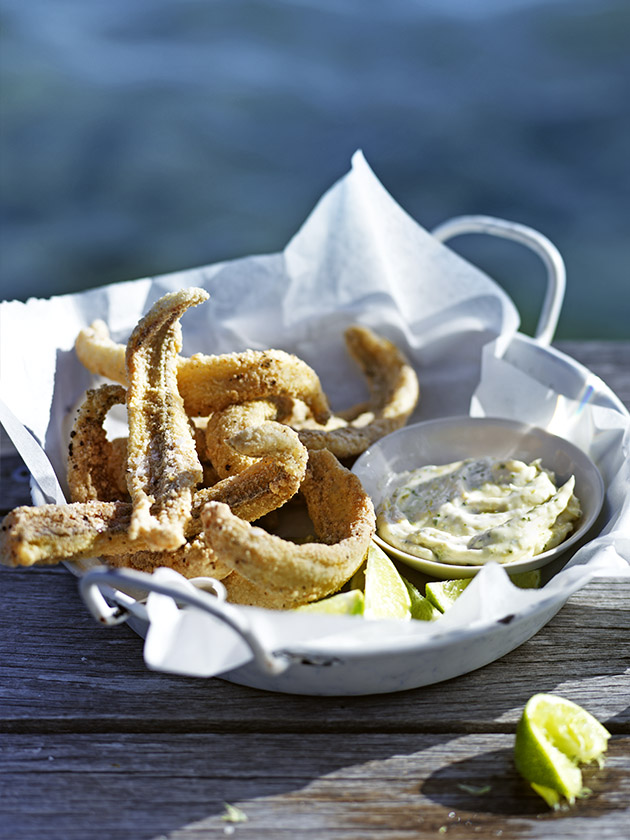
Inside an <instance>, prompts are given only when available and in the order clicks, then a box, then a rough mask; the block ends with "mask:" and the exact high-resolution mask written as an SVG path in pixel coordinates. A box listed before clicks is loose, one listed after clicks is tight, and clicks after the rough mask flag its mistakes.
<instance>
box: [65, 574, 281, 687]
mask: <svg viewBox="0 0 630 840" xmlns="http://www.w3.org/2000/svg"><path fill="white" fill-rule="evenodd" d="M125 590H127V591H125ZM129 591H132V592H133V593H134V594H133V596H132V595H130V594H128V592H129ZM139 591H140V592H142V593H146V594H148V593H150V592H156V593H158V594H160V595H166V596H168V597H170V598H172V599H173V601H175V603H176V604H178V605H182V604H184V605H186V606H189V607H193V608H195V609H199V610H202V611H203V612H206V613H209V614H210V615H211V616H213V617H214V618H217V619H219V620H220V621H223V622H224V623H225V624H227V625H228V626H229V627H230V628H231V629H232V630H234V631H235V632H236V633H237V634H238V635H239V636H240V637H241V639H242V640H243V641H244V642H245V644H246V645H247V647H248V648H249V649H250V651H251V654H252V658H253V659H254V661H255V663H256V664H257V665H258V667H259V668H260V669H262V670H263V671H264V672H265V673H267V674H271V675H276V674H280V673H282V672H283V671H285V670H286V669H287V668H288V667H289V665H290V659H289V658H288V657H285V656H283V655H282V654H274V653H272V652H271V651H268V650H266V649H265V647H264V646H263V645H262V644H261V642H260V640H259V639H258V638H257V636H256V634H255V632H254V630H253V629H252V627H251V626H250V623H249V621H248V620H247V616H246V615H245V614H244V613H243V612H242V611H240V610H238V609H236V608H235V607H234V606H233V605H232V604H228V603H227V602H226V601H225V595H226V593H225V587H224V586H223V584H222V583H221V582H220V581H218V580H215V579H214V578H210V577H204V578H192V579H190V580H187V579H186V578H182V582H181V584H180V583H178V582H171V583H168V584H167V583H161V582H159V581H157V580H155V578H154V577H153V575H150V574H147V573H146V572H139V571H135V570H134V569H110V568H107V567H105V566H101V567H98V568H95V569H90V570H89V571H88V572H86V573H85V574H84V575H83V576H82V577H81V578H79V592H80V594H81V597H82V598H83V600H84V602H85V605H86V606H87V608H88V610H89V611H90V613H91V614H92V616H93V617H94V618H95V619H96V621H98V622H99V623H101V624H104V625H105V626H107V627H112V626H114V625H117V624H121V623H123V622H125V621H127V619H128V618H130V617H131V616H134V617H135V618H137V619H140V621H142V622H145V623H146V624H147V625H148V624H149V617H148V613H147V609H146V606H145V604H144V603H143V597H142V595H140V594H139Z"/></svg>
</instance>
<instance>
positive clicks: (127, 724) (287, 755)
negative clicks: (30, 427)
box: [0, 342, 630, 840]
mask: <svg viewBox="0 0 630 840" xmlns="http://www.w3.org/2000/svg"><path fill="white" fill-rule="evenodd" d="M560 346H561V349H563V350H564V351H565V352H567V353H569V354H570V355H572V356H574V357H575V358H577V359H578V360H580V361H582V362H583V363H584V364H586V365H587V366H588V367H590V368H591V369H592V370H593V371H594V372H595V373H598V374H599V375H600V376H601V377H602V378H603V379H604V380H605V381H606V382H608V384H609V385H610V386H611V387H612V388H613V389H614V390H615V391H616V392H617V394H618V395H619V396H620V397H621V398H622V399H623V400H624V402H625V404H626V405H630V342H627V343H626V342H624V343H615V344H612V343H610V344H607V343H604V342H596V343H595V342H589V343H570V344H569V343H565V344H563V345H560ZM5 451H6V442H5ZM29 502H30V497H29V492H28V476H27V475H26V474H25V470H24V468H23V466H22V465H21V462H20V460H19V458H18V457H17V456H16V455H11V454H10V453H9V454H8V455H6V454H5V456H4V458H3V459H2V498H1V503H0V504H1V507H2V511H1V512H2V514H4V513H5V512H6V510H8V509H9V508H11V507H13V506H15V505H17V504H26V503H29ZM0 574H1V578H0V581H1V584H2V594H1V596H0V597H1V604H2V608H1V611H0V651H1V654H0V675H1V682H0V696H1V698H2V699H1V701H0V710H1V711H0V731H1V733H2V734H1V735H0V773H1V777H0V835H1V836H2V837H6V838H7V840H23V838H38V840H44V838H59V839H60V840H74V839H75V838H76V840H85V839H86V838H92V837H102V838H109V839H110V840H114V838H121V840H128V839H129V838H134V840H143V838H158V837H159V838H165V837H168V838H181V839H182V840H183V838H191V840H192V838H199V840H201V838H206V837H223V836H226V835H227V836H230V835H234V836H236V837H243V838H283V837H286V838H289V837H290V838H302V837H304V838H344V840H349V838H357V840H358V839H359V838H377V837H378V838H392V839H393V838H429V837H430V838H437V837H441V836H446V837H457V838H473V837H492V838H498V837H500V838H502V840H507V838H521V837H523V838H532V837H535V838H550V837H561V838H573V837H575V838H578V837H579V838H580V840H585V838H597V840H601V838H611V839H612V838H614V840H620V838H626V837H630V705H629V704H630V582H628V581H626V582H623V583H622V582H620V581H601V580H600V581H597V582H595V583H592V584H591V585H589V586H588V587H586V588H584V589H583V590H582V591H580V592H579V593H577V594H576V595H574V596H573V597H571V599H570V600H569V602H568V603H567V604H566V606H565V607H563V609H562V610H561V611H560V612H559V613H558V615H557V616H556V617H555V618H554V619H553V620H552V621H551V622H550V623H549V624H548V625H547V626H546V627H545V628H543V630H542V631H541V632H539V633H538V634H537V635H536V636H535V637H534V638H533V639H531V640H530V641H529V642H527V643H526V644H524V645H522V646H521V647H520V648H519V649H517V650H516V651H514V652H512V653H511V654H509V655H508V656H506V657H504V658H503V659H501V660H499V661H497V662H494V663H493V664H491V665H488V666H487V667H485V668H483V669H481V670H479V671H476V672H474V673H471V674H469V675H467V676H463V677H460V678H458V679H455V680H451V681H449V682H445V683H442V684H439V685H433V686H429V687H427V688H420V689H416V690H414V691H407V692H404V693H401V694H394V695H378V696H369V697H357V698H309V697H293V696H286V695H279V694H278V695H276V694H270V693H265V692H262V691H257V690H254V689H248V688H243V687H240V686H237V685H232V684H230V683H227V682H224V681H222V680H220V679H212V680H197V679H192V678H180V677H172V676H166V675H162V674H158V673H152V672H150V671H148V670H147V669H146V668H145V666H144V664H143V660H142V641H141V639H140V638H139V637H138V636H136V635H135V634H134V633H133V632H132V631H131V630H130V629H129V628H128V627H126V626H121V627H118V628H115V629H103V628H101V627H99V626H97V625H96V624H95V622H94V621H93V619H92V618H91V617H90V616H89V615H88V614H87V611H86V610H85V608H84V607H83V604H82V602H81V600H80V598H79V595H78V591H77V583H76V579H75V578H74V577H73V576H72V575H71V574H70V573H69V572H68V571H66V570H65V569H64V568H50V569H45V568H42V569H31V570H10V569H3V570H2V571H1V572H0ZM538 691H549V692H555V693H558V694H561V695H563V696H565V697H567V698H569V699H571V700H574V701H576V702H578V703H580V704H582V705H584V706H585V707H586V708H588V709H589V710H590V711H591V712H592V713H593V714H595V715H596V716H597V717H598V718H599V719H600V720H601V721H602V722H603V723H604V724H605V725H606V726H607V727H608V728H609V730H610V731H611V732H612V735H613V737H612V739H611V742H610V747H609V752H608V758H607V762H606V766H605V767H604V769H602V770H598V769H590V770H586V772H585V781H586V783H587V784H588V785H589V786H590V787H591V788H592V790H593V792H594V793H593V796H592V797H590V798H589V799H587V800H583V801H578V803H577V804H576V806H575V807H574V808H573V809H572V810H571V811H569V812H567V813H561V814H554V813H552V812H550V811H549V810H548V809H547V808H546V806H545V805H544V803H543V801H542V799H539V798H538V797H537V796H536V795H535V794H534V793H533V792H531V791H530V790H529V789H528V786H527V785H526V784H525V782H523V781H522V780H521V779H520V778H519V777H518V775H517V774H516V771H515V770H514V767H513V764H512V748H513V743H514V731H515V725H516V721H517V719H518V717H519V715H520V712H521V710H522V708H523V705H524V704H525V702H526V701H527V699H528V698H529V697H530V696H531V695H532V694H534V693H535V692H538ZM471 786H472V790H471ZM475 789H477V792H475ZM484 789H485V790H486V792H485V793H483V792H479V790H484ZM226 803H229V804H232V805H235V806H237V807H238V808H239V809H240V810H241V811H242V812H243V814H244V815H245V816H246V817H247V820H246V821H240V822H230V821H227V820H225V819H224V817H225V816H226Z"/></svg>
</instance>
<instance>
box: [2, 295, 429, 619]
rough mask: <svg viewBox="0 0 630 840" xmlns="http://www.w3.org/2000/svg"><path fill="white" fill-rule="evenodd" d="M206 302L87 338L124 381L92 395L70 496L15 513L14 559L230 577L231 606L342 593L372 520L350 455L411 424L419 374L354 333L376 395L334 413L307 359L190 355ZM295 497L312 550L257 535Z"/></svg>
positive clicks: (180, 303)
mask: <svg viewBox="0 0 630 840" xmlns="http://www.w3.org/2000/svg"><path fill="white" fill-rule="evenodd" d="M206 298H207V294H206V293H205V292H204V291H203V290H200V289H184V290H181V291H178V292H174V293H171V294H168V295H165V296H164V297H163V298H161V299H160V300H159V301H157V303H156V304H154V306H153V307H152V308H151V309H150V311H149V312H148V313H147V314H146V315H145V316H144V317H143V318H142V319H141V320H140V322H139V323H138V325H137V326H136V328H135V329H134V331H133V332H132V334H131V337H130V339H129V341H128V343H127V345H126V346H124V345H118V344H115V343H114V342H113V341H112V340H111V338H110V337H109V333H108V331H107V328H106V327H105V325H104V324H102V322H95V324H93V325H92V327H91V328H88V329H86V330H83V331H82V332H81V334H80V335H79V337H78V338H77V342H76V350H77V354H78V356H79V358H80V359H81V360H82V361H83V363H84V364H85V365H86V366H87V367H88V368H89V369H90V370H91V371H93V372H94V373H98V374H100V375H103V376H106V377H108V378H110V379H113V380H115V381H116V382H118V383H119V384H107V385H104V386H101V387H100V388H96V389H93V390H91V391H88V392H87V394H86V397H85V400H84V403H83V404H82V406H81V407H80V409H79V411H78V414H77V417H76V420H75V424H74V428H73V431H72V436H71V444H70V451H69V458H68V469H69V477H68V481H69V485H70V489H71V499H72V501H71V502H70V503H69V504H66V505H44V506H41V507H21V508H16V510H14V511H12V512H11V513H10V514H9V515H8V516H7V517H6V518H5V520H4V522H3V523H2V531H1V533H0V559H1V560H2V562H3V563H5V564H7V565H25V566H28V565H33V564H45V563H57V562H59V561H61V560H70V561H72V560H75V561H78V560H83V559H89V558H93V557H101V558H102V559H103V561H104V562H106V563H108V564H109V565H112V566H125V567H130V568H135V569H141V570H144V571H152V570H153V569H155V568H157V567H159V566H170V567H171V568H173V569H175V570H177V571H179V572H180V573H181V574H184V575H186V576H187V577H193V576H199V575H210V576H212V577H215V578H218V579H224V581H225V584H226V587H227V590H228V596H229V598H230V600H232V601H234V602H237V603H243V604H254V605H258V606H266V607H271V608H290V607H294V606H298V605H300V604H304V603H308V602H310V601H314V600H319V599H320V598H323V597H325V596H327V595H330V594H332V593H333V592H335V591H337V590H338V589H339V588H340V587H341V586H342V585H343V584H344V583H345V582H346V581H347V580H348V579H349V578H350V577H351V576H352V574H353V573H354V572H355V571H356V569H357V568H358V567H359V566H360V564H361V562H362V561H363V559H364V556H365V554H366V552H367V549H368V546H369V544H370V540H371V538H372V536H373V534H374V530H375V516H374V509H373V506H372V502H371V500H370V499H369V497H368V496H367V494H366V493H365V491H364V490H363V487H362V486H361V483H360V481H359V480H358V479H357V478H356V476H355V475H354V474H352V473H351V472H350V471H349V470H348V469H346V468H345V467H343V466H342V465H341V463H340V462H339V460H338V458H345V457H354V456H355V455H357V454H359V453H360V452H362V451H363V450H364V449H365V448H366V447H367V446H368V445H369V444H370V443H371V442H373V441H374V440H375V439H377V438H378V437H380V436H381V435H383V434H386V433H387V432H389V431H391V430H393V429H395V428H399V426H401V425H403V423H404V422H406V420H407V418H408V417H409V415H410V414H411V412H412V411H413V409H414V407H415V405H416V402H417V399H418V393H419V391H418V383H417V378H416V376H415V373H414V371H413V370H412V368H411V366H410V365H409V363H408V362H407V360H406V359H405V357H404V356H403V354H402V353H400V351H399V350H398V349H397V348H396V347H395V346H394V345H393V344H392V343H391V342H389V341H387V340H386V339H384V338H381V337H379V336H377V335H376V334H375V333H373V332H372V331H371V330H369V329H368V328H366V327H350V328H349V329H348V330H347V331H346V342H347V346H348V349H349V352H350V353H351V355H352V356H353V357H354V358H355V359H356V361H357V362H358V363H359V366H360V367H361V369H362V370H363V373H364V375H365V377H366V379H367V384H368V387H369V390H370V394H371V398H370V400H369V402H368V403H365V404H362V405H360V406H355V407H353V408H351V409H349V410H348V411H345V412H339V413H338V414H336V415H333V416H332V417H331V415H330V410H329V407H328V400H327V397H326V394H325V393H324V392H323V390H322V388H321V384H320V382H319V379H318V377H317V375H316V374H315V372H314V371H313V370H312V369H311V368H310V367H309V366H308V365H306V364H305V363H304V362H303V361H302V360H301V359H299V358H297V357H296V356H293V355H291V354H288V353H284V352H283V351H276V350H269V351H264V352H260V351H246V352H245V353H234V354H225V355H221V356H201V355H196V356H191V357H189V358H187V357H183V356H181V355H180V352H181V348H182V341H181V326H180V323H179V320H180V318H181V316H182V315H183V314H184V312H186V310H187V309H188V308H189V307H190V306H196V305H197V304H199V303H201V302H202V301H204V300H205V299H206ZM123 386H126V388H125V387H123ZM118 403H125V405H126V407H127V417H128V425H129V435H128V438H126V439H125V438H118V439H116V440H113V441H112V440H108V438H107V435H106V433H105V430H104V421H105V418H106V416H107V414H108V412H109V411H110V409H111V408H112V407H113V406H114V405H116V404H118ZM298 496H299V498H301V499H303V500H304V502H305V503H306V508H307V510H308V515H309V517H310V521H311V523H312V526H313V528H314V531H315V534H316V537H315V541H308V542H305V543H304V544H297V543H294V542H290V541H289V540H286V539H282V538H281V537H279V536H277V535H274V534H273V533H271V532H270V531H269V530H265V529H264V528H262V527H260V526H259V525H252V524H251V523H253V522H264V524H265V525H266V527H267V528H269V527H270V521H269V518H268V517H267V515H268V514H270V513H272V512H274V511H278V510H280V509H281V508H283V506H285V505H286V503H287V502H288V501H289V500H291V499H295V498H298ZM293 510H297V508H294V507H293V506H292V508H291V511H293ZM263 517H267V518H266V519H264V520H263Z"/></svg>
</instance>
